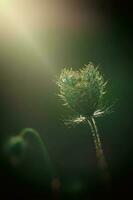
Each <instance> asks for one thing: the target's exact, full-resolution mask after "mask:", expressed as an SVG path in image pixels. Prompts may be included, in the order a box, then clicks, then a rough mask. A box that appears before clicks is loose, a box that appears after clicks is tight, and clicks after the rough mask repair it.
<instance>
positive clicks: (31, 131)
mask: <svg viewBox="0 0 133 200" xmlns="http://www.w3.org/2000/svg"><path fill="white" fill-rule="evenodd" d="M28 135H31V136H32V137H33V138H34V139H35V141H36V143H37V144H38V146H39V148H40V150H41V152H42V156H43V161H44V168H45V170H46V171H47V173H48V174H47V175H48V176H49V177H50V178H51V179H53V178H55V170H54V168H53V165H52V162H51V160H50V157H49V154H48V151H47V148H46V145H45V144H44V142H43V140H42V138H41V137H40V135H39V133H38V132H37V131H36V130H34V129H32V128H25V129H23V130H22V131H21V132H20V134H19V136H20V137H22V138H23V139H25V138H26V137H27V136H28Z"/></svg>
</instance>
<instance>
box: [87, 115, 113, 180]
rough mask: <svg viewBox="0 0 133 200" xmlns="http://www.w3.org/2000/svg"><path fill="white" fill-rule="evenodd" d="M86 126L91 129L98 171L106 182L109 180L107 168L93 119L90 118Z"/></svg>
mask: <svg viewBox="0 0 133 200" xmlns="http://www.w3.org/2000/svg"><path fill="white" fill-rule="evenodd" d="M88 124H89V126H90V128H91V132H92V137H93V140H94V145H95V149H96V156H97V159H98V166H99V169H100V170H101V171H102V174H103V178H104V179H106V180H107V179H110V178H109V177H110V175H109V172H108V166H107V162H106V159H105V156H104V152H103V148H102V144H101V140H100V136H99V134H98V129H97V125H96V122H95V119H94V118H93V117H91V118H90V119H89V120H88Z"/></svg>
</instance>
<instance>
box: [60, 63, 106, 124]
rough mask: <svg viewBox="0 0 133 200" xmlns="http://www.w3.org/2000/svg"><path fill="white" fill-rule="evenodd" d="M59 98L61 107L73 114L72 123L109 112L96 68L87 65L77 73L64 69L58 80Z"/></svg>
mask: <svg viewBox="0 0 133 200" xmlns="http://www.w3.org/2000/svg"><path fill="white" fill-rule="evenodd" d="M57 84H58V86H59V88H60V92H59V97H60V98H61V99H62V100H63V103H64V104H63V105H64V106H66V107H67V108H68V109H70V111H72V112H73V115H74V118H73V119H71V120H70V121H71V122H72V123H80V122H83V121H86V119H89V118H90V117H99V116H101V115H104V114H106V113H107V112H108V111H109V107H108V106H107V105H106V92H107V90H106V85H107V82H106V81H104V77H103V75H102V74H101V73H100V72H99V69H98V67H95V66H94V65H93V64H92V63H89V64H88V65H86V66H85V67H84V68H82V69H80V70H79V71H73V70H72V68H70V69H66V68H64V69H63V70H62V71H61V74H60V76H59V78H58V81H57Z"/></svg>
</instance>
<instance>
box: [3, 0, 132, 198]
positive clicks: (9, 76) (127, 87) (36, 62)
mask: <svg viewBox="0 0 133 200" xmlns="http://www.w3.org/2000/svg"><path fill="white" fill-rule="evenodd" d="M132 50H133V47H132V12H131V5H130V2H129V1H125V0H121V1H119V0H107V1H105V0H88V1H85V0H38V1H35V0H23V1H22V0H0V113H1V115H0V130H1V131H0V144H1V164H0V174H1V177H2V178H1V179H0V181H1V184H2V185H3V189H6V191H7V192H6V193H4V195H7V194H9V195H11V196H14V197H15V196H19V195H21V196H24V197H25V198H26V197H28V196H31V195H34V196H37V199H39V198H41V197H44V198H45V197H46V195H48V192H47V191H45V189H44V185H43V179H44V177H43V167H42V162H41V161H42V158H41V155H40V154H39V152H38V149H37V146H36V145H35V144H34V143H33V142H31V143H32V144H31V149H30V151H28V152H27V155H26V158H25V159H24V162H22V163H21V164H20V165H18V166H17V167H16V166H13V165H12V163H10V162H9V160H8V158H7V156H6V155H5V153H4V151H3V145H4V144H5V142H6V141H7V139H8V138H9V137H11V136H12V135H16V134H17V133H19V131H20V130H21V129H23V128H25V127H32V128H35V129H36V130H38V132H39V133H40V135H41V137H42V138H43V140H44V141H45V143H46V145H47V147H48V150H49V153H50V156H51V158H52V160H53V162H54V165H55V167H56V169H57V171H58V172H59V176H60V180H61V191H62V195H68V196H73V195H76V196H78V197H79V198H80V195H85V196H86V197H88V196H91V195H92V196H95V195H96V194H101V195H102V197H104V195H105V189H103V188H102V186H101V185H100V183H99V175H98V171H97V164H96V157H95V150H94V146H93V141H92V138H91V136H90V130H89V128H88V127H86V126H84V125H80V126H77V127H74V128H67V127H66V126H65V125H64V124H63V122H62V120H61V119H63V107H62V106H61V102H60V100H59V99H58V97H57V93H58V88H57V86H56V84H55V81H56V76H57V75H58V74H59V73H60V70H61V69H62V68H63V67H67V66H69V67H70V66H71V67H73V69H79V68H81V67H82V66H83V65H84V64H87V63H89V62H90V61H91V62H93V63H94V64H95V65H100V69H101V71H102V72H103V73H104V74H105V77H106V79H107V80H108V81H109V99H110V101H111V102H113V101H114V102H116V103H115V106H114V112H113V113H112V114H111V115H108V116H106V117H104V118H102V119H98V120H97V123H98V127H99V132H100V135H101V140H102V143H103V148H104V152H105V155H106V158H107V162H108V165H109V170H110V172H111V175H112V188H113V193H112V195H113V196H114V197H115V195H114V194H115V193H117V194H118V195H119V194H122V195H124V194H126V195H129V193H130V190H131V186H130V182H131V180H132V178H133V171H132V167H133V165H132V164H133V158H132V154H133V147H132V115H131V114H132V111H131V110H132V100H133V95H132V84H133V80H132V63H133V56H132ZM65 117H66V116H65ZM105 197H107V196H106V195H105Z"/></svg>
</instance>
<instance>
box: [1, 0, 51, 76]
mask: <svg viewBox="0 0 133 200" xmlns="http://www.w3.org/2000/svg"><path fill="white" fill-rule="evenodd" d="M23 9H24V8H23V6H22V10H21V11H22V13H20V14H19V10H17V5H16V2H15V1H6V0H0V17H2V20H1V21H2V22H1V23H2V25H4V27H5V26H7V30H8V34H9V36H10V35H11V36H12V34H15V37H16V38H17V37H19V40H22V41H23V42H24V43H25V45H27V46H28V48H30V50H31V51H32V52H33V53H34V54H35V56H36V57H37V59H39V61H40V62H41V64H43V66H45V68H47V69H48V71H49V72H52V73H53V71H54V69H53V68H51V67H50V66H52V63H51V62H50V63H49V61H48V59H47V58H46V57H45V55H46V53H45V52H44V49H42V48H41V47H40V46H39V45H38V43H37V41H36V39H35V38H34V37H33V33H32V29H31V27H30V26H29V24H28V23H27V21H26V16H24V15H25V12H24V13H23Z"/></svg>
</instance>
